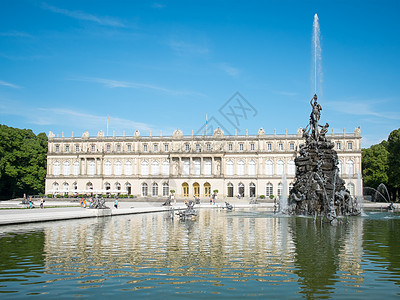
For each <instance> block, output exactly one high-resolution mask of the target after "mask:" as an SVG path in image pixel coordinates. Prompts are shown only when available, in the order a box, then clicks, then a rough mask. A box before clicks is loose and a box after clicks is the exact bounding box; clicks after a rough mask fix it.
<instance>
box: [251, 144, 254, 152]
mask: <svg viewBox="0 0 400 300" xmlns="http://www.w3.org/2000/svg"><path fill="white" fill-rule="evenodd" d="M250 150H252V151H254V144H253V143H251V144H250Z"/></svg>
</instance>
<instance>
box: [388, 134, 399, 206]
mask: <svg viewBox="0 0 400 300" xmlns="http://www.w3.org/2000/svg"><path fill="white" fill-rule="evenodd" d="M387 150H388V152H389V156H388V160H389V169H388V177H389V186H390V187H391V189H392V191H393V198H392V199H397V195H398V191H399V188H400V129H396V130H393V131H392V132H391V133H390V134H389V138H388V141H387Z"/></svg>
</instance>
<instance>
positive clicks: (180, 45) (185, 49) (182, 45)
mask: <svg viewBox="0 0 400 300" xmlns="http://www.w3.org/2000/svg"><path fill="white" fill-rule="evenodd" d="M167 45H168V46H169V47H170V48H171V49H172V50H173V51H174V52H175V53H176V54H178V55H185V54H196V55H199V54H201V55H202V54H207V53H209V50H208V48H207V47H206V46H199V45H196V44H192V43H188V42H185V41H182V40H170V41H169V42H167Z"/></svg>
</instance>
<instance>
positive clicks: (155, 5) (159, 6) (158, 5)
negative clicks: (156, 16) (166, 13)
mask: <svg viewBox="0 0 400 300" xmlns="http://www.w3.org/2000/svg"><path fill="white" fill-rule="evenodd" d="M152 7H153V8H157V9H162V8H164V7H166V5H165V4H161V3H157V2H154V3H153V5H152Z"/></svg>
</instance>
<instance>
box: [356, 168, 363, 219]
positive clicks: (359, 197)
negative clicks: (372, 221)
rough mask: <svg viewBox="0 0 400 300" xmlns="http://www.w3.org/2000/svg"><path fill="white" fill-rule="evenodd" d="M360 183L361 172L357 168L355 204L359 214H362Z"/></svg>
mask: <svg viewBox="0 0 400 300" xmlns="http://www.w3.org/2000/svg"><path fill="white" fill-rule="evenodd" d="M361 185H362V178H361V172H360V170H358V174H357V194H356V205H357V209H358V210H359V211H360V212H361V214H362V213H363V211H362V203H363V195H362V189H361Z"/></svg>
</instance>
